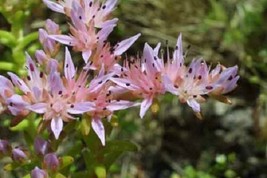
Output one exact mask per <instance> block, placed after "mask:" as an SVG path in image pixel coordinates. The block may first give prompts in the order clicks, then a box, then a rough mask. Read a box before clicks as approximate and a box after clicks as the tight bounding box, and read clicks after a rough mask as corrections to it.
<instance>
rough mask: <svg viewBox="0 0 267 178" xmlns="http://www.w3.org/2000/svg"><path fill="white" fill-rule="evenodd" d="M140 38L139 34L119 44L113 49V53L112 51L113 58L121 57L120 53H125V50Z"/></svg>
mask: <svg viewBox="0 0 267 178" xmlns="http://www.w3.org/2000/svg"><path fill="white" fill-rule="evenodd" d="M140 36H141V33H138V34H137V35H135V36H133V37H131V38H128V39H126V40H123V41H121V42H119V43H118V44H117V45H116V46H117V47H116V48H115V51H114V55H115V56H119V55H121V54H122V53H124V52H125V51H127V49H129V48H130V47H131V46H132V44H133V43H134V42H135V41H136V40H137V39H138V38H139V37H140Z"/></svg>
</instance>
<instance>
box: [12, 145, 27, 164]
mask: <svg viewBox="0 0 267 178" xmlns="http://www.w3.org/2000/svg"><path fill="white" fill-rule="evenodd" d="M26 158H27V155H26V154H25V153H24V152H23V151H22V150H21V149H20V148H14V149H13V150H12V159H13V160H14V161H17V162H23V161H24V160H26Z"/></svg>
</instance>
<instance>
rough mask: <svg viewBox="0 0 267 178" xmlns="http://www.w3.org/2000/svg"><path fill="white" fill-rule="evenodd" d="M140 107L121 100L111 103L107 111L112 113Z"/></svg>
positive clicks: (137, 104)
mask: <svg viewBox="0 0 267 178" xmlns="http://www.w3.org/2000/svg"><path fill="white" fill-rule="evenodd" d="M139 105H140V103H133V102H130V101H124V100H121V101H117V102H113V103H110V104H109V105H108V106H107V109H108V110H110V111H117V110H123V109H127V108H130V107H134V106H139Z"/></svg>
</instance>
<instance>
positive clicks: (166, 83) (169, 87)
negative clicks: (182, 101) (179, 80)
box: [162, 75, 179, 95]
mask: <svg viewBox="0 0 267 178" xmlns="http://www.w3.org/2000/svg"><path fill="white" fill-rule="evenodd" d="M162 82H163V85H164V88H165V89H166V90H167V91H168V92H170V93H172V94H174V95H178V94H179V92H178V90H177V88H175V87H174V85H173V83H172V81H171V80H170V79H169V77H167V76H166V75H164V76H162Z"/></svg>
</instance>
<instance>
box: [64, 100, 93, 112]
mask: <svg viewBox="0 0 267 178" xmlns="http://www.w3.org/2000/svg"><path fill="white" fill-rule="evenodd" d="M94 109H95V105H94V103H92V102H81V103H75V104H72V105H70V107H69V108H68V110H67V112H68V113H70V114H83V113H85V112H88V111H93V110H94Z"/></svg>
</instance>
